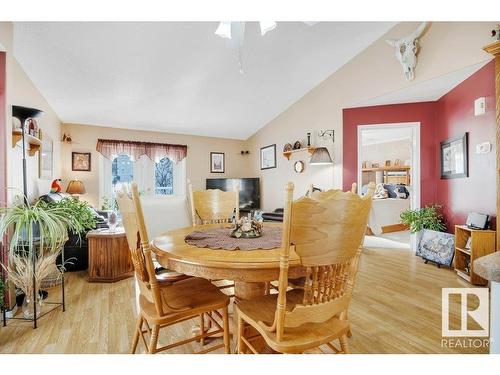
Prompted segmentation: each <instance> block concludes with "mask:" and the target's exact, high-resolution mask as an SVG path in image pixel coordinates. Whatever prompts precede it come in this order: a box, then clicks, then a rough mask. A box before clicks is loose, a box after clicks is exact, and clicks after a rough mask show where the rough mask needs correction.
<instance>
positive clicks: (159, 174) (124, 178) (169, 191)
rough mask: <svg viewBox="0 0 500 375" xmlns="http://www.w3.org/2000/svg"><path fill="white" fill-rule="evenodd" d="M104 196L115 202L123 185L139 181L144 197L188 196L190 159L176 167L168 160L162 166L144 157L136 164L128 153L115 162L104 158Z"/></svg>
mask: <svg viewBox="0 0 500 375" xmlns="http://www.w3.org/2000/svg"><path fill="white" fill-rule="evenodd" d="M100 166H101V168H100V197H101V201H102V199H103V198H108V200H111V201H112V200H114V196H115V191H116V190H117V189H119V188H120V185H121V184H130V183H132V182H136V183H137V185H138V187H139V192H140V193H141V195H146V196H166V195H184V194H185V191H186V186H185V185H186V174H185V169H186V159H183V160H182V161H180V162H179V163H177V164H175V163H173V162H172V160H170V159H169V158H167V157H165V158H163V159H161V160H160V161H159V162H158V163H155V162H153V161H152V160H151V159H150V158H149V157H147V156H145V155H143V156H141V157H140V158H139V159H137V160H135V161H133V160H132V158H131V157H130V156H129V155H127V154H120V155H118V156H116V157H115V158H114V159H113V160H109V159H106V158H104V157H102V156H100Z"/></svg>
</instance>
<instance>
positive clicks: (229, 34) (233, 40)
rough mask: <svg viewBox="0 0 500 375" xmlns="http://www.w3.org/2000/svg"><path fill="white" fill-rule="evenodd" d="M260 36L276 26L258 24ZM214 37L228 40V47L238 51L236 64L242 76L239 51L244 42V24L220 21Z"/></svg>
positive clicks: (270, 22)
mask: <svg viewBox="0 0 500 375" xmlns="http://www.w3.org/2000/svg"><path fill="white" fill-rule="evenodd" d="M259 26H260V35H262V36H264V35H266V33H268V32H269V31H271V30H274V29H275V28H276V26H277V24H276V22H274V21H262V22H259ZM215 35H218V36H220V37H221V38H224V39H229V40H230V43H229V44H230V45H231V47H233V48H234V49H237V50H238V63H239V65H240V73H241V74H243V73H244V72H245V71H244V70H243V59H242V57H241V49H242V47H243V41H244V40H245V22H240V21H222V22H220V23H219V26H218V27H217V30H215Z"/></svg>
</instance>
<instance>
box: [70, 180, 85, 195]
mask: <svg viewBox="0 0 500 375" xmlns="http://www.w3.org/2000/svg"><path fill="white" fill-rule="evenodd" d="M66 193H68V194H71V195H72V196H73V197H75V198H77V199H78V198H79V197H78V195H79V194H85V186H84V185H83V182H81V181H80V180H71V181H70V182H69V184H68V187H67V188H66Z"/></svg>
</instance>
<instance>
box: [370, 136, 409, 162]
mask: <svg viewBox="0 0 500 375" xmlns="http://www.w3.org/2000/svg"><path fill="white" fill-rule="evenodd" d="M362 153H363V160H362V161H367V160H368V161H371V162H372V163H374V162H375V163H379V165H381V166H382V165H385V161H386V160H391V163H393V162H394V160H396V159H399V160H400V161H401V165H403V164H404V163H405V161H406V160H410V159H411V140H409V139H404V140H400V141H393V142H384V143H374V144H369V145H363V149H362Z"/></svg>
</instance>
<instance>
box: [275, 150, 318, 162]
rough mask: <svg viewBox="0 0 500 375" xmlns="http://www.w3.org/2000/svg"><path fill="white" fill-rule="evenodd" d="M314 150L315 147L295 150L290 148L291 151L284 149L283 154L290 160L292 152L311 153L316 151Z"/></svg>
mask: <svg viewBox="0 0 500 375" xmlns="http://www.w3.org/2000/svg"><path fill="white" fill-rule="evenodd" d="M314 150H316V148H315V147H304V148H298V149H295V150H290V151H283V156H284V157H285V158H287V159H288V160H290V157H291V156H292V154H296V153H298V152H309V153H310V154H311V155H312V154H313V153H314Z"/></svg>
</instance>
